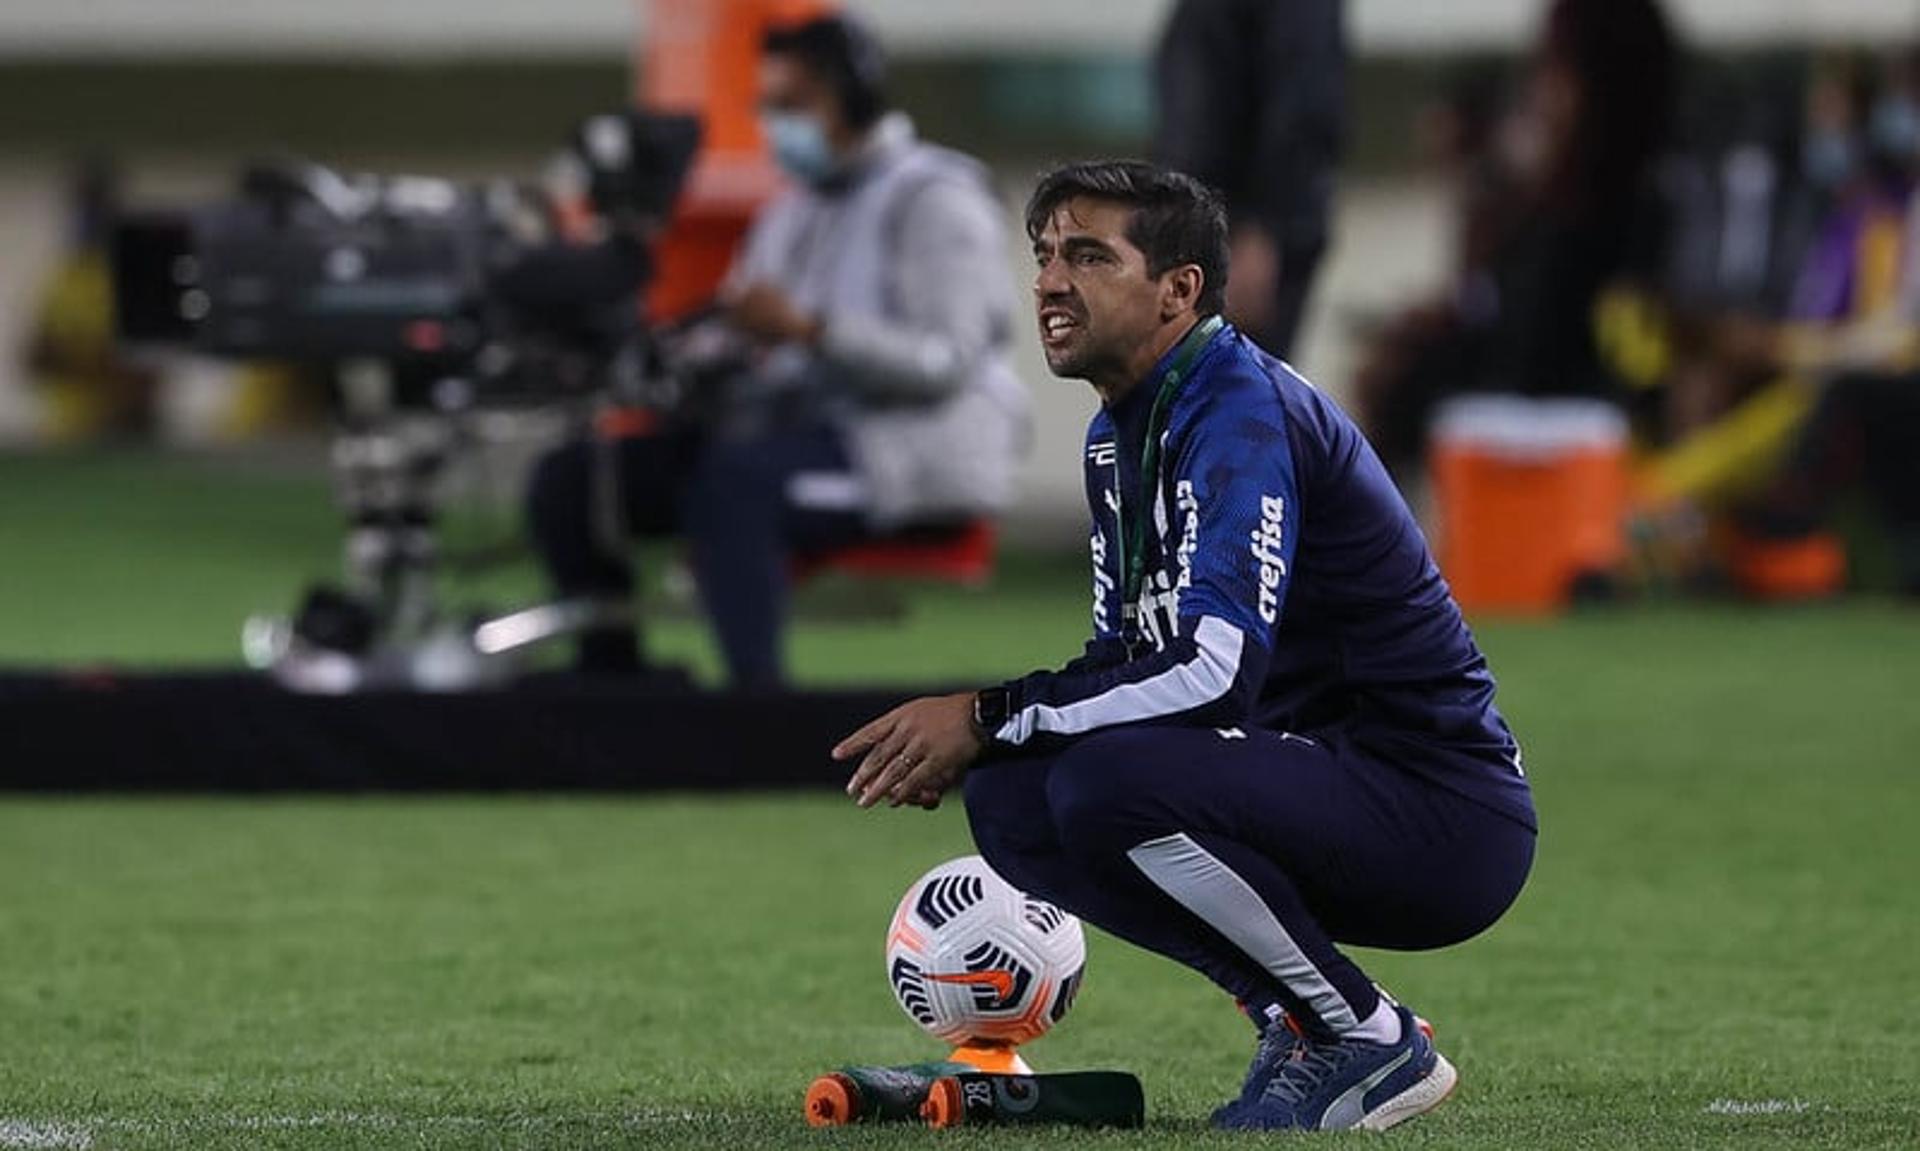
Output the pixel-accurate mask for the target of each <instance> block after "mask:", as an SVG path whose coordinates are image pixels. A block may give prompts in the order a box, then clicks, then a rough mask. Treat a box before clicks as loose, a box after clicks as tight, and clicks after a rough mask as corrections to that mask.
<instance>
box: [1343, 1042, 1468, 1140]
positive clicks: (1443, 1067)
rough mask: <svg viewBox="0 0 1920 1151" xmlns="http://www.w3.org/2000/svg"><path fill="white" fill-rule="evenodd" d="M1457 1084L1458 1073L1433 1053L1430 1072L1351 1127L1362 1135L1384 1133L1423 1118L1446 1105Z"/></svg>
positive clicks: (1442, 1056) (1436, 1053)
mask: <svg viewBox="0 0 1920 1151" xmlns="http://www.w3.org/2000/svg"><path fill="white" fill-rule="evenodd" d="M1459 1083H1460V1073H1459V1072H1458V1071H1455V1070H1454V1069H1453V1064H1451V1063H1449V1062H1447V1057H1446V1056H1444V1055H1442V1054H1440V1053H1439V1052H1438V1051H1436V1052H1434V1053H1433V1070H1432V1071H1429V1072H1428V1073H1427V1074H1426V1076H1425V1078H1423V1079H1421V1080H1420V1082H1418V1083H1415V1084H1414V1085H1413V1086H1411V1087H1409V1088H1407V1089H1406V1090H1405V1091H1402V1092H1401V1093H1400V1094H1398V1095H1395V1096H1394V1097H1393V1098H1391V1099H1389V1100H1387V1101H1386V1102H1385V1103H1382V1104H1381V1105H1380V1106H1378V1107H1375V1108H1374V1109H1373V1110H1371V1111H1369V1112H1367V1113H1366V1115H1364V1116H1362V1117H1361V1119H1360V1122H1358V1123H1356V1124H1354V1126H1355V1127H1356V1128H1358V1129H1359V1130H1362V1131H1385V1130H1386V1129H1387V1128H1389V1127H1393V1126H1396V1125H1398V1124H1401V1123H1405V1122H1406V1121H1407V1120H1409V1119H1412V1118H1414V1117H1415V1116H1417V1115H1425V1114H1426V1113H1427V1112H1429V1111H1431V1110H1433V1109H1434V1108H1435V1107H1438V1106H1440V1105H1441V1104H1442V1103H1445V1102H1446V1101H1447V1096H1449V1095H1451V1094H1453V1089H1454V1087H1456V1086H1458V1085H1459Z"/></svg>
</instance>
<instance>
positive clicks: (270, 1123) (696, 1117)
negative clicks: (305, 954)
mask: <svg viewBox="0 0 1920 1151" xmlns="http://www.w3.org/2000/svg"><path fill="white" fill-rule="evenodd" d="M735 1118H737V1116H734V1115H731V1114H729V1113H726V1112H708V1111H694V1110H691V1109H687V1108H666V1107H649V1108H643V1109H640V1110H637V1111H623V1112H601V1113H588V1114H580V1115H511V1114H509V1115H392V1114H384V1113H381V1112H361V1111H315V1112H311V1113H309V1114H304V1115H248V1114H243V1113H239V1112H224V1113H222V1112H216V1113H212V1114H207V1115H196V1116H191V1117H186V1118H179V1119H127V1118H121V1117H118V1116H105V1115H96V1116H61V1117H56V1118H28V1117H18V1116H4V1115H0V1151H86V1149H87V1148H90V1147H92V1146H93V1142H94V1139H95V1137H96V1136H97V1135H100V1134H105V1133H109V1132H112V1133H124V1134H129V1135H150V1136H174V1137H178V1136H186V1135H192V1134H195V1133H197V1132H214V1131H286V1130H299V1129H313V1130H341V1131H382V1132H407V1131H449V1130H471V1131H484V1130H511V1131H516V1132H520V1133H522V1134H531V1133H538V1132H550V1131H560V1130H562V1129H565V1128H570V1127H589V1128H596V1129H599V1130H601V1131H609V1130H621V1129H642V1128H647V1127H661V1126H673V1125H679V1124H695V1123H718V1124H723V1125H724V1124H725V1123H727V1122H728V1121H729V1120H731V1119H735Z"/></svg>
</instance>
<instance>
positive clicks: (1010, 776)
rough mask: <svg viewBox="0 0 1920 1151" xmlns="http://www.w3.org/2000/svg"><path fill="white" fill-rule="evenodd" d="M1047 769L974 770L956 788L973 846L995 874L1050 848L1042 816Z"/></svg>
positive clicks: (1047, 822) (1048, 823)
mask: <svg viewBox="0 0 1920 1151" xmlns="http://www.w3.org/2000/svg"><path fill="white" fill-rule="evenodd" d="M1046 771H1047V768H1046V767H1045V765H1043V764H1039V763H1020V762H1013V763H1000V764H988V765H983V766H980V767H976V768H974V769H973V770H972V771H969V772H968V773H967V774H966V777H965V779H964V780H963V781H962V784H961V794H962V797H963V798H964V800H965V803H966V809H967V824H968V826H969V827H971V828H972V830H973V842H974V845H975V846H976V847H978V848H979V849H980V854H981V855H983V856H985V857H986V860H987V862H988V863H990V864H992V865H993V867H994V869H995V870H998V871H1004V870H1005V868H1003V867H1002V864H1003V862H1005V861H1006V860H1008V859H1010V858H1011V857H1015V856H1021V855H1032V854H1037V853H1040V852H1044V851H1047V850H1051V849H1052V848H1053V847H1054V846H1055V842H1056V841H1055V839H1054V834H1053V819H1052V816H1051V815H1050V814H1049V813H1048V811H1047V795H1046V780H1045V774H1046Z"/></svg>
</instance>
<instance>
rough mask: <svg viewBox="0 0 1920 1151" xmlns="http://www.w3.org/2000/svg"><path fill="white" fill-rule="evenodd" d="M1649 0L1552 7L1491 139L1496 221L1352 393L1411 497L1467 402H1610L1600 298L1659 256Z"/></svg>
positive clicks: (1658, 87) (1663, 53)
mask: <svg viewBox="0 0 1920 1151" xmlns="http://www.w3.org/2000/svg"><path fill="white" fill-rule="evenodd" d="M1675 70H1676V60H1675V47H1674V41H1673V37H1672V35H1671V33H1670V31H1669V28H1668V24H1667V20H1666V17H1665V16H1664V15H1663V13H1662V12H1661V10H1660V8H1659V6H1658V5H1657V4H1656V3H1655V2H1654V0H1555V2H1554V3H1553V4H1552V6H1551V7H1549V8H1548V10H1547V15H1546V20H1545V22H1544V24H1543V25H1542V28H1541V33H1540V37H1539V39H1538V41H1537V43H1536V45H1535V48H1534V51H1533V55H1532V59H1531V62H1530V65H1529V67H1528V71H1527V75H1526V80H1525V84H1524V85H1523V88H1522V91H1521V95H1520V100H1519V103H1518V106H1517V107H1516V108H1515V109H1514V110H1513V112H1512V113H1511V114H1510V115H1509V116H1508V118H1507V119H1506V121H1505V122H1504V123H1503V124H1502V125H1501V127H1500V128H1499V130H1498V132H1497V134H1496V135H1495V136H1494V137H1492V143H1493V146H1494V147H1496V148H1497V149H1498V157H1499V161H1500V163H1501V164H1502V165H1503V167H1504V168H1505V170H1506V176H1505V179H1503V180H1501V181H1498V182H1497V186H1498V187H1499V188H1500V196H1501V199H1500V200H1499V201H1498V202H1497V206H1498V208H1499V209H1501V210H1494V211H1488V210H1487V207H1486V205H1484V204H1483V205H1480V207H1479V210H1480V211H1482V212H1483V221H1482V223H1483V224H1484V223H1485V222H1488V221H1490V222H1491V223H1492V227H1491V228H1487V227H1483V226H1482V225H1479V224H1477V225H1475V226H1474V228H1473V229H1468V230H1470V231H1473V232H1474V234H1475V235H1476V236H1477V237H1478V239H1477V242H1476V247H1477V248H1478V249H1479V250H1477V251H1476V250H1471V249H1470V250H1469V251H1467V252H1466V253H1464V255H1465V256H1466V258H1467V260H1468V262H1466V263H1464V264H1463V265H1462V266H1461V267H1460V269H1459V270H1458V271H1457V273H1456V275H1455V277H1454V281H1453V283H1452V285H1451V288H1450V291H1449V293H1448V295H1447V296H1446V297H1444V298H1443V299H1440V300H1437V301H1433V302H1431V303H1429V304H1426V305H1423V306H1420V307H1416V308H1413V309H1411V310H1409V311H1408V312H1407V314H1406V315H1405V316H1403V317H1402V318H1401V319H1400V320H1399V321H1397V322H1395V323H1394V324H1393V325H1391V326H1390V327H1389V329H1388V330H1387V331H1386V332H1385V333H1384V334H1383V336H1382V338H1381V339H1380V340H1379V342H1378V343H1377V344H1376V345H1375V347H1374V348H1373V350H1372V352H1371V353H1370V355H1369V357H1368V359H1367V361H1366V362H1365V364H1364V365H1363V367H1362V369H1361V371H1360V373H1359V376H1358V377H1357V379H1356V382H1355V401H1356V404H1357V406H1358V409H1359V414H1360V417H1361V420H1362V423H1363V425H1364V426H1365V427H1366V429H1367V432H1368V436H1369V438H1370V439H1371V440H1372V441H1373V443H1374V444H1375V446H1376V447H1377V448H1378V449H1379V451H1380V453H1381V455H1382V457H1383V458H1384V459H1385V460H1386V462H1387V464H1388V466H1389V467H1390V468H1392V469H1393V470H1394V472H1395V474H1396V476H1398V477H1400V478H1401V479H1402V481H1403V482H1404V481H1405V478H1406V477H1407V476H1408V475H1409V474H1410V473H1411V472H1412V471H1413V470H1414V469H1416V468H1417V467H1418V465H1419V464H1420V463H1421V462H1422V461H1423V459H1424V454H1425V441H1426V433H1427V425H1428V423H1429V419H1430V417H1431V415H1432V413H1433V411H1434V409H1435V407H1436V406H1438V404H1439V403H1440V401H1442V400H1443V399H1445V398H1446V397H1448V396H1451V395H1456V394H1459V393H1463V392H1500V393H1506V394H1513V395H1521V396H1534V397H1539V396H1568V395H1572V396H1603V397H1604V396H1610V395H1612V394H1613V393H1614V391H1615V384H1614V381H1613V379H1612V377H1611V375H1610V373H1609V372H1608V371H1607V370H1606V368H1605V366H1604V365H1603V364H1602V362H1601V359H1600V356H1599V354H1598V351H1597V349H1596V347H1595V342H1594V333H1593V325H1594V310H1595V304H1596V301H1597V300H1598V299H1599V297H1600V294H1601V292H1602V290H1603V289H1604V288H1605V287H1606V286H1607V285H1608V284H1609V283H1610V282H1612V281H1613V280H1614V279H1615V278H1616V277H1618V276H1620V275H1622V274H1623V273H1624V272H1625V271H1627V270H1628V269H1629V268H1631V267H1632V266H1633V265H1634V263H1635V262H1636V261H1645V260H1647V259H1648V258H1650V257H1651V255H1652V253H1653V252H1654V251H1656V250H1657V248H1658V244H1659V240H1660V232H1661V224H1660V213H1659V211H1658V208H1657V200H1656V197H1655V196H1654V194H1653V191H1654V189H1653V187H1652V184H1653V179H1652V178H1653V175H1654V167H1655V161H1656V160H1657V159H1658V157H1659V155H1660V152H1661V149H1662V147H1663V145H1664V135H1665V131H1666V128H1667V123H1668V119H1669V116H1670V110H1671V103H1672V95H1673V90H1674V85H1675Z"/></svg>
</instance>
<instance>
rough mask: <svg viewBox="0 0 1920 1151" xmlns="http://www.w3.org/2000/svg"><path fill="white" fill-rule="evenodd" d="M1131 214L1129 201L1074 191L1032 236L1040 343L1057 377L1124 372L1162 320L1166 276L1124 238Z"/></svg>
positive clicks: (1087, 376)
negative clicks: (1152, 270) (1153, 272)
mask: <svg viewBox="0 0 1920 1151" xmlns="http://www.w3.org/2000/svg"><path fill="white" fill-rule="evenodd" d="M1132 218H1133V209H1131V208H1129V207H1127V206H1125V205H1122V204H1117V203H1114V202H1112V201H1109V200H1096V199H1090V198H1088V197H1084V196H1079V197H1074V198H1072V199H1069V200H1066V201H1064V202H1062V203H1061V204H1060V205H1059V206H1058V207H1056V208H1055V209H1054V210H1053V214H1052V215H1051V216H1049V217H1048V218H1047V223H1046V227H1045V228H1044V229H1042V230H1041V232H1040V235H1039V236H1038V238H1036V239H1035V240H1034V242H1033V258H1034V261H1035V263H1037V264H1038V265H1039V268H1038V271H1037V272H1036V274H1035V276H1034V281H1033V297H1034V305H1035V308H1036V310H1037V312H1038V317H1039V321H1040V347H1041V350H1042V351H1043V352H1045V354H1046V357H1047V367H1048V368H1049V369H1051V370H1052V372H1053V374H1054V375H1056V376H1068V377H1074V378H1079V379H1091V378H1093V377H1094V376H1096V375H1100V374H1103V373H1114V372H1119V371H1124V370H1125V369H1126V368H1127V367H1128V365H1130V364H1131V363H1132V362H1133V360H1134V359H1135V353H1136V352H1137V350H1138V349H1139V348H1140V346H1141V345H1142V344H1144V343H1145V342H1147V341H1148V340H1150V339H1152V338H1153V336H1154V335H1155V333H1156V332H1158V330H1159V328H1160V326H1161V325H1162V324H1163V323H1165V320H1166V317H1165V315H1164V314H1163V312H1162V307H1163V301H1164V295H1165V293H1164V291H1163V286H1162V279H1161V278H1160V277H1155V276H1150V275H1148V274H1147V258H1146V256H1145V255H1144V254H1143V253H1142V252H1141V251H1140V249H1138V248H1136V247H1134V246H1133V244H1132V243H1130V242H1128V240H1127V235H1126V232H1127V224H1128V222H1129V221H1131V220H1132Z"/></svg>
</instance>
